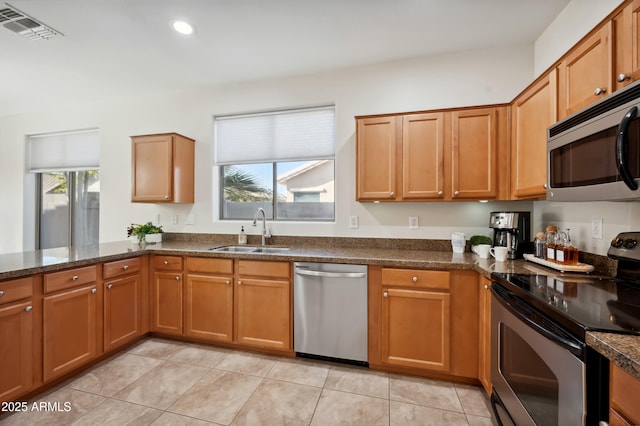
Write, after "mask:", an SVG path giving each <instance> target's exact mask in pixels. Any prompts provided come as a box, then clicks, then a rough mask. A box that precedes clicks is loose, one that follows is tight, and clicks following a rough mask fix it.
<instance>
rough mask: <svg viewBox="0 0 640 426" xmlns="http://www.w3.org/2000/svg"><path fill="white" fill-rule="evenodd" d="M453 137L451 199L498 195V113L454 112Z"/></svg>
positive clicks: (496, 111)
mask: <svg viewBox="0 0 640 426" xmlns="http://www.w3.org/2000/svg"><path fill="white" fill-rule="evenodd" d="M451 119H452V135H451V138H452V139H451V172H452V173H451V192H452V194H451V196H452V199H454V200H456V199H476V200H477V199H493V198H497V196H498V165H497V150H498V141H499V136H498V131H499V128H498V110H497V109H496V108H477V109H469V110H461V111H453V112H452V113H451Z"/></svg>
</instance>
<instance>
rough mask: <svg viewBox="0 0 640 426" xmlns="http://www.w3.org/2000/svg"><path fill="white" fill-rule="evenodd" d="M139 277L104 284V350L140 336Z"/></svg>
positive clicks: (134, 276)
mask: <svg viewBox="0 0 640 426" xmlns="http://www.w3.org/2000/svg"><path fill="white" fill-rule="evenodd" d="M140 286H141V282H140V276H139V275H132V276H129V277H124V278H118V279H114V280H110V281H105V283H104V288H105V290H104V350H105V351H108V350H111V349H114V348H117V347H119V346H122V345H123V344H125V343H127V342H130V341H131V340H133V339H135V338H136V337H138V336H140V335H141V334H142V331H141V325H140V324H141V322H140V308H141V301H140V291H141V288H140Z"/></svg>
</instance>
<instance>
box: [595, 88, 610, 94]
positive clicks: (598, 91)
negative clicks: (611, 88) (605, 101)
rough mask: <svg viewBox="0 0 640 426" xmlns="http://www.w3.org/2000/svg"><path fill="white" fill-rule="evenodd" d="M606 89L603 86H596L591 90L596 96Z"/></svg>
mask: <svg viewBox="0 0 640 426" xmlns="http://www.w3.org/2000/svg"><path fill="white" fill-rule="evenodd" d="M606 91H607V89H606V88H603V87H596V90H594V91H593V94H594V95H596V96H600V95H602V94H604V93H606Z"/></svg>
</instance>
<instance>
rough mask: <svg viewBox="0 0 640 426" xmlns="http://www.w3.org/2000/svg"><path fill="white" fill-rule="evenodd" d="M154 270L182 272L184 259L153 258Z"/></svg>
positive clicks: (175, 257) (174, 257)
mask: <svg viewBox="0 0 640 426" xmlns="http://www.w3.org/2000/svg"><path fill="white" fill-rule="evenodd" d="M153 269H155V270H157V271H182V257H180V256H153Z"/></svg>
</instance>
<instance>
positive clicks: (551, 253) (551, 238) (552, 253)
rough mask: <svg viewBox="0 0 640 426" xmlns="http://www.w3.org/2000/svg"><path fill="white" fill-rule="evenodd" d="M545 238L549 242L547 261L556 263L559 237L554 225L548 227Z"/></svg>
mask: <svg viewBox="0 0 640 426" xmlns="http://www.w3.org/2000/svg"><path fill="white" fill-rule="evenodd" d="M545 236H546V240H547V256H546V259H547V260H548V261H549V262H555V261H556V239H557V237H558V228H557V227H555V226H553V225H550V226H547V229H546V232H545Z"/></svg>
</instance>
